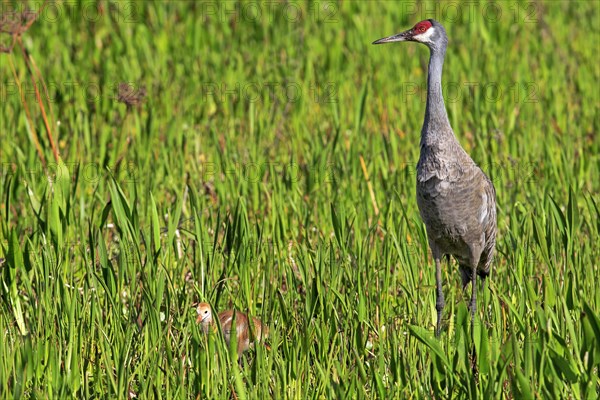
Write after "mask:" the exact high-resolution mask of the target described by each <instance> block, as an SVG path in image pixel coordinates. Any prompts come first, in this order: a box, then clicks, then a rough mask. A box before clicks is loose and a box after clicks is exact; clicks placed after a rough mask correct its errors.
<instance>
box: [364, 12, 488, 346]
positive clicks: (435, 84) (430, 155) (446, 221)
mask: <svg viewBox="0 0 600 400" xmlns="http://www.w3.org/2000/svg"><path fill="white" fill-rule="evenodd" d="M404 41H411V42H420V43H423V44H425V45H426V46H427V47H429V50H430V57H429V73H428V77H427V105H426V109H425V120H424V121H423V128H422V129H421V155H420V157H419V162H418V164H417V204H418V206H419V213H420V214H421V218H422V219H423V221H424V222H425V227H426V228H427V237H428V241H429V247H430V248H431V253H432V255H433V259H434V260H435V268H436V274H435V278H436V291H437V299H436V310H437V326H436V330H435V333H436V336H439V334H440V329H441V323H442V322H441V321H442V310H443V309H444V293H443V291H442V271H441V267H440V261H441V259H442V257H443V256H444V255H446V256H450V255H451V256H453V257H454V258H455V259H456V260H457V261H458V264H459V266H460V273H461V278H462V284H463V289H464V288H465V287H466V285H467V284H468V283H469V282H471V285H472V287H471V302H470V304H469V309H470V311H471V325H473V323H474V318H475V311H476V309H477V290H476V286H475V283H476V278H477V275H479V276H480V277H481V280H482V286H483V284H485V278H486V277H487V276H488V275H489V273H490V265H491V263H492V257H493V254H494V247H495V245H496V191H495V189H494V185H493V184H492V182H491V181H490V179H489V178H488V177H487V176H486V175H485V174H484V173H483V171H482V170H481V169H480V168H479V167H478V166H477V164H475V162H474V161H473V160H472V159H471V157H469V155H468V154H467V153H466V152H465V150H464V149H463V148H462V147H461V146H460V144H459V143H458V140H457V139H456V137H455V136H454V132H453V131H452V127H451V126H450V122H449V120H448V115H447V114H446V107H445V106H444V98H443V97H442V67H443V65H444V56H445V55H446V46H447V44H448V37H447V36H446V30H445V29H444V27H443V26H442V25H441V24H440V23H439V22H437V21H434V20H432V19H428V20H425V21H421V22H419V23H417V24H416V25H415V26H414V27H413V28H412V29H410V30H407V31H405V32H402V33H399V34H396V35H393V36H389V37H386V38H383V39H379V40H376V41H375V42H373V44H380V43H391V42H404Z"/></svg>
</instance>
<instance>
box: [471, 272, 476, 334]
mask: <svg viewBox="0 0 600 400" xmlns="http://www.w3.org/2000/svg"><path fill="white" fill-rule="evenodd" d="M476 281H477V265H475V266H474V267H473V270H472V271H471V304H470V305H469V310H470V311H471V331H473V327H474V326H473V325H474V324H475V311H477V286H476V285H475V284H476Z"/></svg>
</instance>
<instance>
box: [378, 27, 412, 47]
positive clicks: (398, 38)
mask: <svg viewBox="0 0 600 400" xmlns="http://www.w3.org/2000/svg"><path fill="white" fill-rule="evenodd" d="M410 40H412V33H411V31H410V30H408V31H404V32H402V33H398V34H396V35H392V36H388V37H384V38H382V39H379V40H376V41H374V42H373V44H382V43H392V42H406V41H410Z"/></svg>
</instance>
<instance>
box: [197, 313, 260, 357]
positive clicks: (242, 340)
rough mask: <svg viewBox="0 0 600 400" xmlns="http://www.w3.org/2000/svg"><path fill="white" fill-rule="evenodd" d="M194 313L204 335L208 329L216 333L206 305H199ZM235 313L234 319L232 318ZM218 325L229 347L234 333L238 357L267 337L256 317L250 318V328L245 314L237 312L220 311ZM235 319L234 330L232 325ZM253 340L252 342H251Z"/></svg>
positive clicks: (211, 314)
mask: <svg viewBox="0 0 600 400" xmlns="http://www.w3.org/2000/svg"><path fill="white" fill-rule="evenodd" d="M196 312H197V314H198V317H197V318H196V323H198V324H201V325H202V330H203V331H204V333H208V332H209V329H212V330H213V331H216V329H217V326H216V324H215V321H214V319H213V311H212V309H211V307H210V304H208V303H199V304H198V306H197V308H196ZM234 313H235V317H234ZM218 318H219V323H220V324H221V329H222V330H223V336H224V337H225V341H226V342H227V346H229V342H230V340H231V334H232V332H235V335H236V337H237V348H238V356H241V355H242V354H243V353H244V352H245V351H246V350H248V349H250V348H252V347H254V343H255V342H256V343H260V342H263V341H264V339H266V338H267V337H268V335H269V328H268V327H267V326H266V325H265V324H263V323H262V321H261V320H260V319H258V318H256V317H252V319H251V320H252V326H250V324H249V321H250V318H248V316H247V315H246V314H244V313H243V312H241V311H237V310H227V311H222V312H220V313H219V314H218ZM234 319H235V329H234V328H233V327H232V323H233V322H234ZM251 339H254V342H253V341H251Z"/></svg>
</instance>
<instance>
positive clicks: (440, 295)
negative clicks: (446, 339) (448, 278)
mask: <svg viewBox="0 0 600 400" xmlns="http://www.w3.org/2000/svg"><path fill="white" fill-rule="evenodd" d="M440 264H441V263H440V258H439V257H436V259H435V288H436V293H437V298H436V301H435V309H436V310H437V326H436V328H435V336H436V337H439V336H440V330H441V329H442V310H443V309H444V305H445V304H446V303H445V302H444V292H443V291H442V267H441V265H440Z"/></svg>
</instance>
